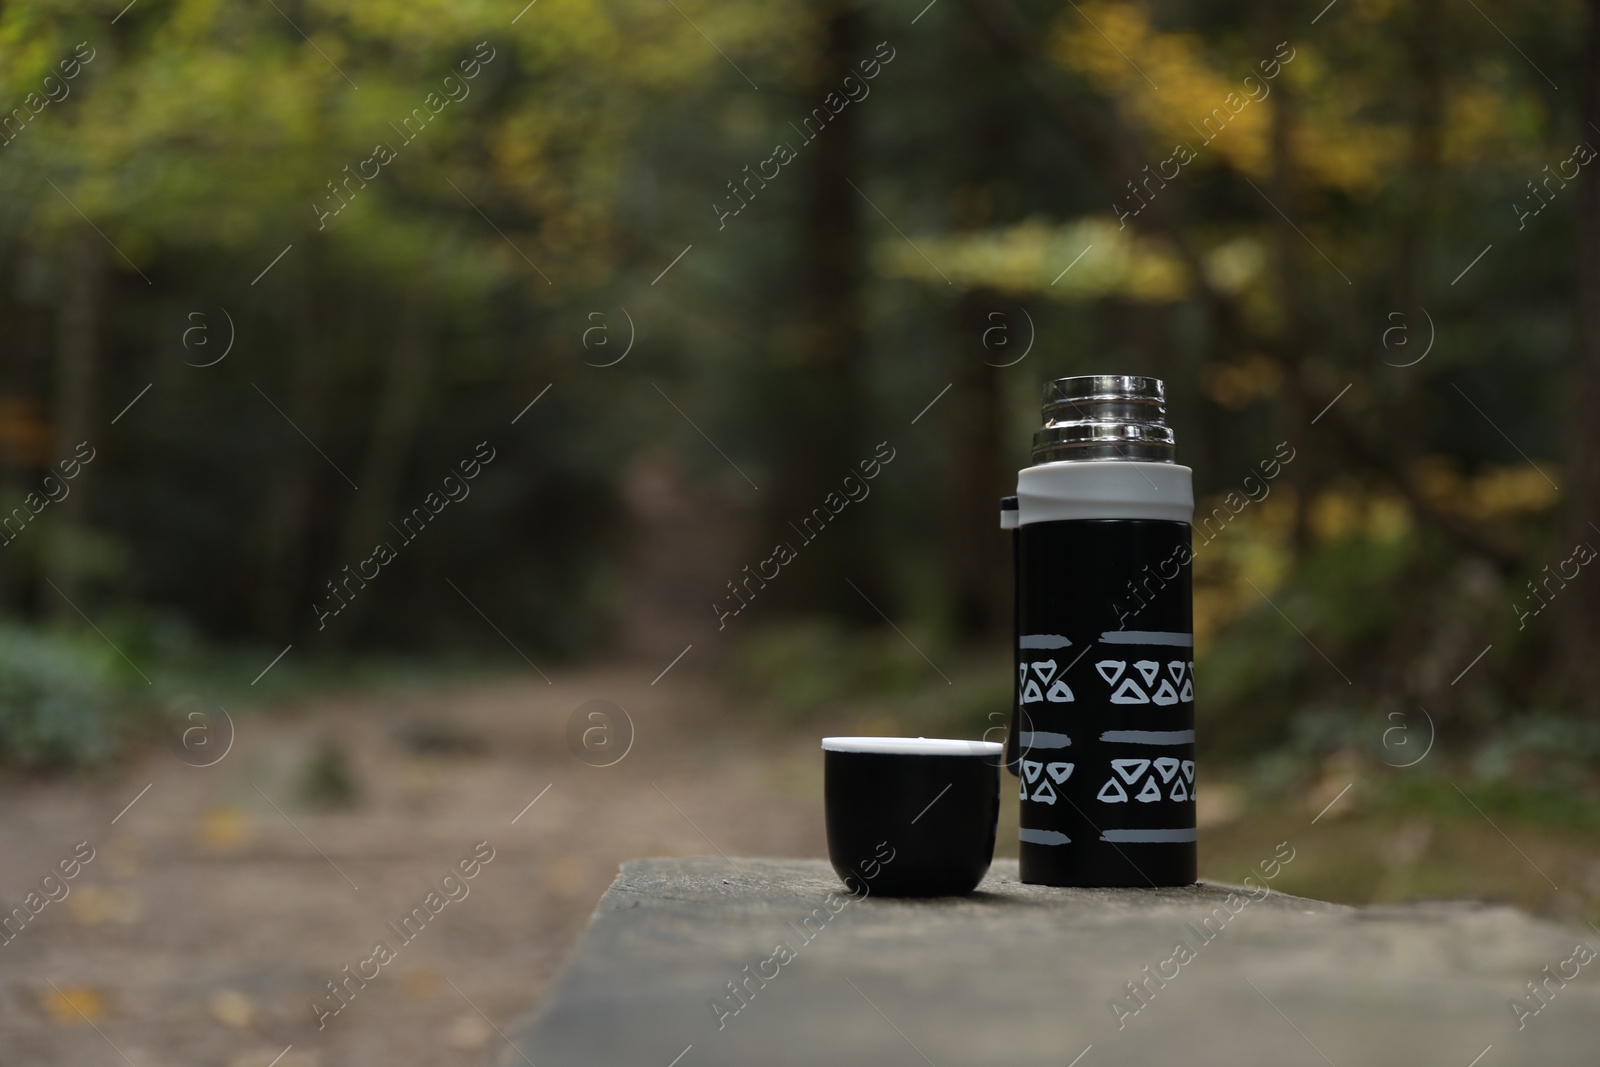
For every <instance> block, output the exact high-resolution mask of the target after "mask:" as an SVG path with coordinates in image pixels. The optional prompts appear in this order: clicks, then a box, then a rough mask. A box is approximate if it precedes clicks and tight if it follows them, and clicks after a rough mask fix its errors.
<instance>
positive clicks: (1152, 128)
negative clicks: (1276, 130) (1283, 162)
mask: <svg viewBox="0 0 1600 1067" xmlns="http://www.w3.org/2000/svg"><path fill="white" fill-rule="evenodd" d="M1080 10H1081V13H1080V11H1079V10H1066V11H1064V12H1063V13H1062V15H1061V19H1060V21H1059V22H1058V24H1057V32H1056V35H1055V38H1054V40H1053V41H1052V43H1051V45H1050V47H1049V53H1050V55H1051V56H1052V57H1053V58H1054V59H1055V61H1056V62H1057V63H1059V64H1060V65H1061V66H1062V67H1064V68H1065V69H1067V70H1070V71H1073V72H1075V73H1077V74H1080V75H1082V76H1083V77H1084V78H1085V79H1086V80H1087V81H1088V82H1089V83H1090V85H1092V86H1093V87H1094V88H1096V89H1097V90H1099V91H1100V92H1102V93H1104V94H1105V95H1106V96H1108V97H1110V98H1111V99H1112V100H1113V101H1115V103H1116V106H1117V109H1118V111H1119V112H1121V113H1122V114H1123V116H1124V117H1125V118H1127V119H1129V120H1131V121H1132V122H1133V123H1134V124H1135V125H1136V126H1137V128H1139V129H1140V130H1142V131H1143V133H1144V137H1143V141H1144V145H1143V148H1144V151H1145V153H1146V155H1147V159H1146V162H1148V163H1150V164H1151V165H1152V166H1154V165H1155V164H1156V163H1157V161H1159V160H1161V159H1164V158H1167V157H1168V155H1169V153H1170V152H1171V151H1172V146H1173V144H1174V142H1176V143H1180V144H1185V145H1188V146H1189V147H1190V148H1191V149H1192V150H1193V151H1194V152H1195V153H1196V159H1195V161H1194V163H1195V164H1198V165H1201V166H1214V165H1217V164H1219V163H1220V164H1222V165H1225V166H1227V167H1230V168H1232V169H1233V170H1236V171H1239V172H1240V173H1242V174H1245V175H1247V176H1249V177H1251V178H1262V177H1265V176H1266V175H1267V174H1268V173H1269V172H1270V170H1271V169H1272V159H1271V157H1272V152H1271V137H1272V113H1271V110H1270V109H1271V108H1273V107H1275V106H1276V103H1275V102H1274V100H1273V94H1274V93H1276V92H1279V91H1281V90H1282V89H1285V88H1291V87H1292V89H1293V91H1294V92H1295V93H1296V95H1297V106H1296V109H1295V120H1294V127H1293V129H1292V130H1291V134H1290V138H1291V146H1292V153H1293V156H1294V164H1295V173H1296V176H1297V177H1298V178H1299V179H1301V180H1303V181H1306V182H1308V183H1310V184H1312V185H1316V186H1321V187H1324V188H1328V189H1333V190H1338V191H1341V192H1346V193H1359V192H1365V191H1370V190H1372V189H1375V188H1376V187H1377V186H1378V185H1380V184H1381V183H1382V182H1384V181H1386V180H1388V178H1389V176H1390V175H1391V174H1392V170H1393V167H1394V166H1395V165H1396V164H1397V163H1398V162H1399V161H1401V159H1402V158H1403V156H1404V154H1405V150H1406V136H1405V133H1404V131H1403V130H1402V128H1401V127H1400V126H1399V125H1398V124H1395V123H1387V122H1380V121H1375V120H1373V119H1372V118H1370V117H1368V113H1369V112H1370V111H1372V110H1374V109H1375V107H1376V105H1378V104H1380V103H1381V100H1379V99H1377V98H1376V97H1374V96H1372V95H1371V94H1375V93H1378V92H1379V91H1380V90H1381V86H1377V85H1373V87H1372V88H1371V89H1370V90H1368V92H1367V93H1363V91H1362V89H1361V85H1362V84H1364V83H1362V82H1360V81H1352V80H1351V79H1339V80H1338V83H1337V86H1338V87H1337V91H1335V90H1334V89H1333V88H1331V83H1330V79H1329V77H1328V76H1327V72H1326V71H1325V70H1324V69H1323V65H1322V63H1321V61H1320V57H1319V56H1318V54H1317V53H1316V52H1315V51H1313V50H1312V49H1311V48H1310V47H1309V46H1307V45H1306V44H1304V43H1303V42H1284V43H1283V44H1281V45H1277V46H1275V47H1274V49H1273V51H1271V52H1265V51H1263V52H1261V53H1260V54H1255V55H1241V56H1236V57H1229V58H1227V59H1225V60H1223V61H1221V62H1216V61H1214V60H1212V59H1211V58H1209V56H1208V52H1209V49H1208V48H1207V46H1206V45H1205V43H1204V42H1203V41H1201V40H1200V38H1199V37H1197V36H1195V35H1194V34H1190V33H1167V32H1162V31H1160V30H1158V29H1156V28H1154V27H1153V26H1151V24H1150V21H1149V19H1148V18H1147V17H1146V15H1145V13H1144V11H1143V9H1142V8H1140V7H1138V6H1137V5H1135V4H1132V3H1125V2H1119V0H1096V2H1090V3H1084V4H1082V5H1080ZM1366 81H1367V82H1368V83H1370V82H1372V79H1367V80H1366ZM1139 177H1140V175H1128V178H1129V179H1138V178H1139Z"/></svg>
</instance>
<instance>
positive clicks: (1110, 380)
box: [1033, 374, 1177, 463]
mask: <svg viewBox="0 0 1600 1067" xmlns="http://www.w3.org/2000/svg"><path fill="white" fill-rule="evenodd" d="M1176 452H1177V448H1176V440H1175V439H1174V437H1173V434H1172V427H1170V426H1168V425H1167V391H1166V386H1164V385H1163V384H1162V383H1161V379H1159V378H1146V377H1143V376H1142V375H1136V374H1085V375H1080V376H1078V377H1075V378H1057V379H1056V380H1055V381H1053V382H1046V383H1045V387H1044V427H1043V428H1042V429H1040V430H1038V431H1036V432H1035V433H1034V435H1033V461H1034V462H1035V463H1050V462H1053V461H1055V460H1063V459H1123V460H1144V461H1146V462H1153V463H1174V462H1176Z"/></svg>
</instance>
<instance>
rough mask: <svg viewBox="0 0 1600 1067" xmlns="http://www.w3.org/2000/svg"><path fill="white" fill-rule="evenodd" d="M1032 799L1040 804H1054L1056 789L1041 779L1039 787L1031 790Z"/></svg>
mask: <svg viewBox="0 0 1600 1067" xmlns="http://www.w3.org/2000/svg"><path fill="white" fill-rule="evenodd" d="M1032 799H1034V800H1035V801H1037V802H1039V803H1040V804H1054V803H1055V802H1056V791H1055V790H1054V789H1052V788H1050V783H1049V782H1046V781H1043V780H1041V781H1040V782H1039V788H1038V789H1035V790H1034V791H1033V798H1032Z"/></svg>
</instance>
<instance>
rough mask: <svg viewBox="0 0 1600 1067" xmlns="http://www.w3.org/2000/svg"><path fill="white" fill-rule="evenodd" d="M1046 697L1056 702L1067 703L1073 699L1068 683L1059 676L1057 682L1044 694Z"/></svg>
mask: <svg viewBox="0 0 1600 1067" xmlns="http://www.w3.org/2000/svg"><path fill="white" fill-rule="evenodd" d="M1044 698H1045V699H1046V700H1048V701H1050V702H1051V703H1054V704H1065V703H1067V702H1069V701H1071V700H1072V699H1073V697H1072V690H1070V689H1068V688H1067V683H1066V681H1065V680H1064V679H1061V678H1057V679H1056V684H1055V685H1052V686H1051V687H1050V691H1049V692H1048V693H1046V694H1045V695H1044Z"/></svg>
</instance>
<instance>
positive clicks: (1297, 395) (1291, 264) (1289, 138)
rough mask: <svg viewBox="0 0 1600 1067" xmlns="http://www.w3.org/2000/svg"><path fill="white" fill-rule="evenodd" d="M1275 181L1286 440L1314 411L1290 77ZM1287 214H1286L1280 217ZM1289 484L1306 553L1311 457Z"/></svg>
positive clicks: (1276, 16)
mask: <svg viewBox="0 0 1600 1067" xmlns="http://www.w3.org/2000/svg"><path fill="white" fill-rule="evenodd" d="M1282 9H1283V0H1267V3H1266V18H1265V20H1264V21H1265V24H1266V30H1267V33H1266V40H1267V41H1268V42H1269V43H1268V45H1267V48H1268V50H1269V51H1271V50H1273V49H1275V48H1276V47H1277V43H1278V42H1279V41H1282V40H1284V36H1283V10H1282ZM1272 100H1273V105H1272V128H1271V142H1272V178H1271V180H1270V181H1268V183H1267V189H1268V194H1267V195H1269V196H1270V197H1271V198H1272V202H1273V204H1274V205H1275V206H1276V207H1277V209H1278V210H1277V211H1273V210H1272V209H1271V208H1268V209H1267V217H1268V218H1269V220H1270V221H1271V224H1272V237H1273V242H1272V245H1273V261H1274V267H1275V271H1276V274H1277V278H1278V302H1279V304H1280V305H1281V307H1280V316H1281V321H1282V324H1283V325H1282V327H1281V329H1280V330H1279V333H1278V336H1277V338H1276V339H1275V341H1276V348H1277V349H1278V359H1279V365H1280V366H1282V367H1283V368H1284V370H1285V372H1286V376H1287V378H1288V380H1289V382H1290V383H1292V384H1293V385H1294V388H1291V389H1290V390H1289V391H1288V396H1287V403H1286V404H1285V405H1284V406H1283V408H1282V409H1281V411H1282V414H1283V416H1287V425H1283V426H1281V427H1280V429H1279V432H1280V433H1282V434H1283V436H1284V439H1285V440H1292V439H1293V437H1294V436H1295V435H1296V434H1298V433H1301V432H1303V429H1302V428H1303V427H1305V426H1306V425H1307V424H1308V423H1309V422H1310V420H1311V419H1312V418H1313V417H1315V415H1314V413H1313V412H1311V411H1307V410H1306V408H1307V404H1306V391H1305V384H1306V383H1305V381H1304V375H1305V372H1306V359H1305V356H1306V338H1307V337H1308V336H1309V333H1308V331H1307V329H1306V322H1305V319H1306V314H1305V307H1306V292H1305V275H1304V272H1303V271H1302V270H1301V267H1300V243H1301V242H1302V240H1303V238H1301V236H1300V234H1299V233H1298V232H1297V231H1296V229H1295V226H1296V225H1297V223H1295V222H1294V221H1293V220H1294V219H1295V218H1296V216H1298V215H1299V212H1298V211H1297V210H1296V186H1295V176H1294V98H1293V97H1292V96H1291V94H1290V92H1289V86H1288V79H1287V78H1286V79H1284V80H1282V81H1279V82H1278V83H1277V84H1276V85H1274V86H1273V90H1272ZM1280 212H1281V214H1280ZM1288 475H1289V483H1290V485H1291V487H1292V488H1293V489H1294V500H1295V514H1294V526H1293V544H1294V549H1295V552H1296V553H1297V554H1300V553H1303V552H1304V551H1305V550H1306V548H1307V547H1308V546H1309V545H1310V542H1311V528H1310V527H1311V524H1310V515H1311V497H1312V495H1313V493H1315V491H1316V485H1315V483H1314V480H1313V477H1312V475H1313V471H1312V464H1311V461H1310V459H1305V460H1303V461H1302V462H1300V463H1296V464H1294V465H1293V466H1292V467H1290V468H1289V471H1288Z"/></svg>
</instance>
